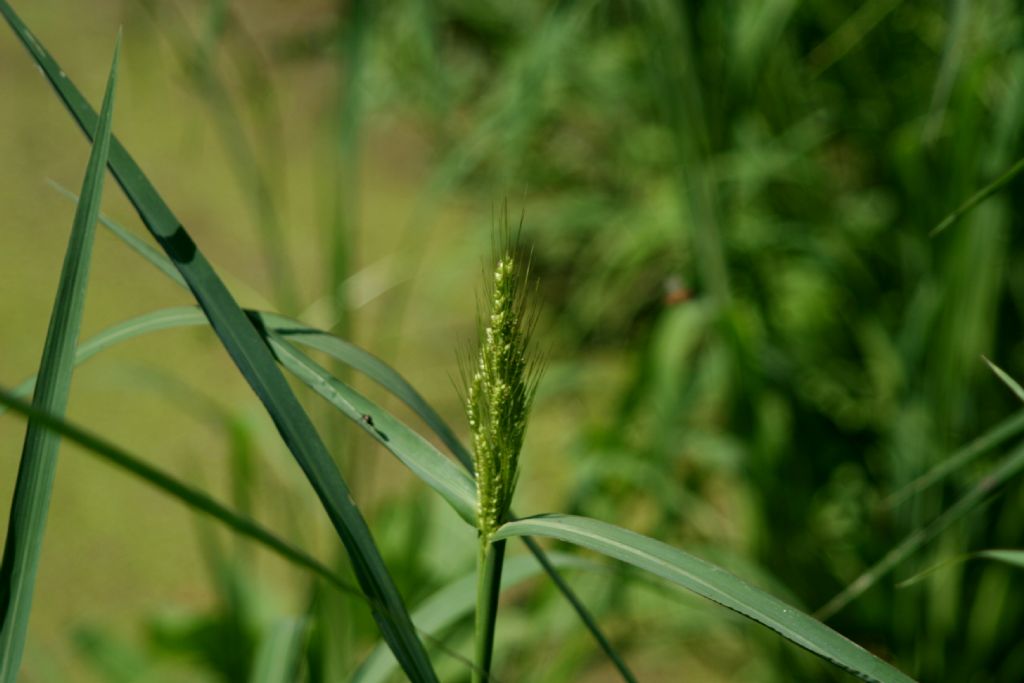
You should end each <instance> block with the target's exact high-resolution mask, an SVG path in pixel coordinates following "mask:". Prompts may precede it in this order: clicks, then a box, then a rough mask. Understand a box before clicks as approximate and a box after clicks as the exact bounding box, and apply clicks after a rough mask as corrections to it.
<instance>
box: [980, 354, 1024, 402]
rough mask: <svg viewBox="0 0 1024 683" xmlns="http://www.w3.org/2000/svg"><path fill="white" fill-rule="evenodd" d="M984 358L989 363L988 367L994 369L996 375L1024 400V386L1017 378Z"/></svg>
mask: <svg viewBox="0 0 1024 683" xmlns="http://www.w3.org/2000/svg"><path fill="white" fill-rule="evenodd" d="M982 359H983V360H984V361H985V362H986V363H987V364H988V367H989V368H990V369H991V370H992V372H994V373H996V377H998V378H999V379H1000V380H1001V381H1002V383H1003V384H1005V385H1006V386H1007V387H1008V388H1009V389H1010V391H1012V392H1013V393H1014V395H1015V396H1016V397H1017V398H1019V399H1020V400H1021V401H1024V388H1021V386H1020V384H1019V383H1018V382H1017V380H1015V379H1014V378H1013V377H1010V375H1008V374H1007V373H1006V371H1004V370H1003V369H1002V368H1000V367H999V366H998V365H996V364H995V363H993V362H992V361H990V360H989V359H988V358H985V357H984V356H982Z"/></svg>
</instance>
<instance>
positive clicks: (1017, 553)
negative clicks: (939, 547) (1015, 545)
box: [896, 550, 1024, 588]
mask: <svg viewBox="0 0 1024 683" xmlns="http://www.w3.org/2000/svg"><path fill="white" fill-rule="evenodd" d="M969 560H994V561H996V562H1002V563H1003V564H1007V565H1010V566H1011V567H1016V568H1018V569H1024V550H979V551H978V552H976V553H966V554H964V555H958V556H957V557H951V558H949V559H948V560H945V561H943V562H939V563H938V564H935V565H932V566H931V567H928V568H927V569H925V570H924V571H922V572H919V573H917V574H915V575H914V576H911V577H910V578H909V579H904V580H903V581H900V582H899V583H898V584H896V587H897V588H907V587H908V586H913V585H914V584H915V583H919V582H920V581H921V580H922V579H924V578H926V577H928V576H931V575H932V574H934V573H935V572H937V571H940V570H942V569H946V568H947V567H953V566H956V565H958V564H963V563H964V562H967V561H969Z"/></svg>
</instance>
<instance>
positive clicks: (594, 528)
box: [495, 515, 912, 683]
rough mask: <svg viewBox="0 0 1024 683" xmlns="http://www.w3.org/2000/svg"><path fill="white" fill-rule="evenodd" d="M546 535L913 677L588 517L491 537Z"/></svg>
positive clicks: (699, 565)
mask: <svg viewBox="0 0 1024 683" xmlns="http://www.w3.org/2000/svg"><path fill="white" fill-rule="evenodd" d="M524 535H531V536H547V537H550V538H556V539H558V540H561V541H565V542H567V543H573V544H575V545H578V546H581V547H584V548H589V549H590V550H594V551H597V552H599V553H603V554H604V555H607V556H609V557H612V558H615V559H617V560H620V561H622V562H626V563H628V564H631V565H633V566H635V567H637V568H639V569H643V570H645V571H648V572H650V573H652V574H654V575H656V576H659V577H661V578H663V579H666V580H668V581H670V582H672V583H675V584H676V585H678V586H681V587H683V588H685V589H686V590H689V591H692V592H694V593H696V594H698V595H701V596H703V597H705V598H708V599H709V600H712V601H713V602H716V603H718V604H719V605H722V606H724V607H727V608H729V609H731V610H734V611H735V612H738V613H739V614H742V615H743V616H745V617H747V618H749V619H752V620H754V621H756V622H758V623H760V624H763V625H764V626H767V627H768V628H770V629H772V630H773V631H775V632H776V633H778V634H779V635H781V636H782V637H783V638H786V639H787V640H789V641H790V642H792V643H795V644H796V645H799V646H800V647H802V648H805V649H806V650H808V651H810V652H813V653H814V654H816V655H818V656H819V657H822V658H824V659H826V660H828V661H830V662H832V663H833V664H835V665H837V666H839V667H841V668H843V669H846V670H847V671H849V672H850V673H852V674H854V675H855V676H858V677H859V678H861V679H863V680H866V681H879V682H881V683H890V682H892V683H908V682H909V681H911V680H912V679H911V678H910V677H909V676H907V675H906V674H904V673H902V672H900V671H899V670H898V669H896V668H895V667H893V666H892V665H890V664H887V663H886V662H884V661H882V660H881V659H879V658H878V657H875V656H874V655H873V654H871V653H870V652H868V651H867V650H865V649H863V648H862V647H860V646H859V645H857V644H856V643H853V642H852V641H850V640H847V639H846V638H844V637H843V636H841V635H840V634H838V633H836V632H835V631H833V630H832V629H830V628H829V627H828V626H826V625H825V624H823V623H821V622H820V621H817V620H816V619H814V618H812V617H810V616H808V615H807V614H804V613H803V612H801V611H800V610H798V609H796V608H794V607H791V606H789V605H787V604H786V603H784V602H782V601H781V600H779V599H777V598H775V597H774V596H772V595H770V594H768V593H765V592H764V591H761V590H759V589H757V588H754V587H753V586H751V585H749V584H747V583H746V582H744V581H742V580H741V579H739V578H737V577H735V576H733V575H732V574H730V573H728V572H726V571H725V570H724V569H722V568H720V567H717V566H715V565H713V564H709V563H707V562H705V561H704V560H701V559H699V558H697V557H694V556H693V555H690V554H689V553H685V552H683V551H682V550H679V549H677V548H673V547H672V546H670V545H667V544H665V543H662V542H661V541H657V540H655V539H653V538H648V537H646V536H642V535H640V534H637V533H634V532H632V531H628V530H626V529H623V528H621V527H617V526H614V525H612V524H608V523H606V522H601V521H598V520H595V519H590V518H587V517H575V516H571V515H541V516H538V517H529V518H527V519H521V520H518V521H515V522H509V523H507V524H505V525H504V526H502V527H501V528H500V529H498V532H497V533H496V534H495V539H501V538H511V537H513V536H524Z"/></svg>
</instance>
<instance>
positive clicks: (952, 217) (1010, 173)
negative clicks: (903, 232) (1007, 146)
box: [929, 159, 1024, 237]
mask: <svg viewBox="0 0 1024 683" xmlns="http://www.w3.org/2000/svg"><path fill="white" fill-rule="evenodd" d="M1021 171H1024V159H1019V160H1018V161H1017V162H1016V163H1014V164H1013V166H1011V167H1010V168H1008V169H1006V171H1004V172H1003V174H1002V175H1001V176H999V177H998V178H996V179H995V180H993V181H992V182H991V183H989V184H988V185H986V186H985V187H983V188H981V189H980V190H978V191H977V192H975V193H974V194H972V195H971V196H970V197H968V198H967V200H966V201H965V202H964V203H963V204H961V205H960V206H958V207H957V208H956V210H955V211H953V212H952V213H951V214H949V215H948V216H946V217H945V218H944V219H942V221H941V222H940V223H939V224H938V225H936V226H935V227H934V228H932V231H931V232H930V233H929V237H935V236H936V235H938V234H939V233H940V232H942V231H943V230H945V229H946V228H948V227H950V226H951V225H953V224H954V223H956V222H957V221H958V220H960V218H962V217H963V216H964V214H966V213H967V212H969V211H970V210H971V209H973V208H974V207H976V206H977V205H978V204H981V203H982V202H983V201H985V200H986V199H988V198H989V197H991V196H992V195H994V194H995V193H996V192H999V190H1001V189H1003V187H1005V186H1006V184H1007V183H1009V182H1010V181H1011V180H1013V179H1014V178H1016V177H1017V176H1018V175H1020V173H1021Z"/></svg>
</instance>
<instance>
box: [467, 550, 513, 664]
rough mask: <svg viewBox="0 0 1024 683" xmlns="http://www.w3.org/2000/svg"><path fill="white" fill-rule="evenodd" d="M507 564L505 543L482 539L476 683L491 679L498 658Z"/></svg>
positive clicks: (478, 576) (479, 559) (477, 619)
mask: <svg viewBox="0 0 1024 683" xmlns="http://www.w3.org/2000/svg"><path fill="white" fill-rule="evenodd" d="M504 564H505V541H494V542H491V541H490V540H489V539H487V538H485V537H483V536H481V537H480V553H479V554H478V555H477V575H476V576H477V581H476V659H475V661H474V664H475V666H474V668H473V683H484V681H489V680H490V678H491V657H492V655H493V654H494V625H495V623H496V622H497V620H498V596H499V595H500V594H501V568H502V565H504Z"/></svg>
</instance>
